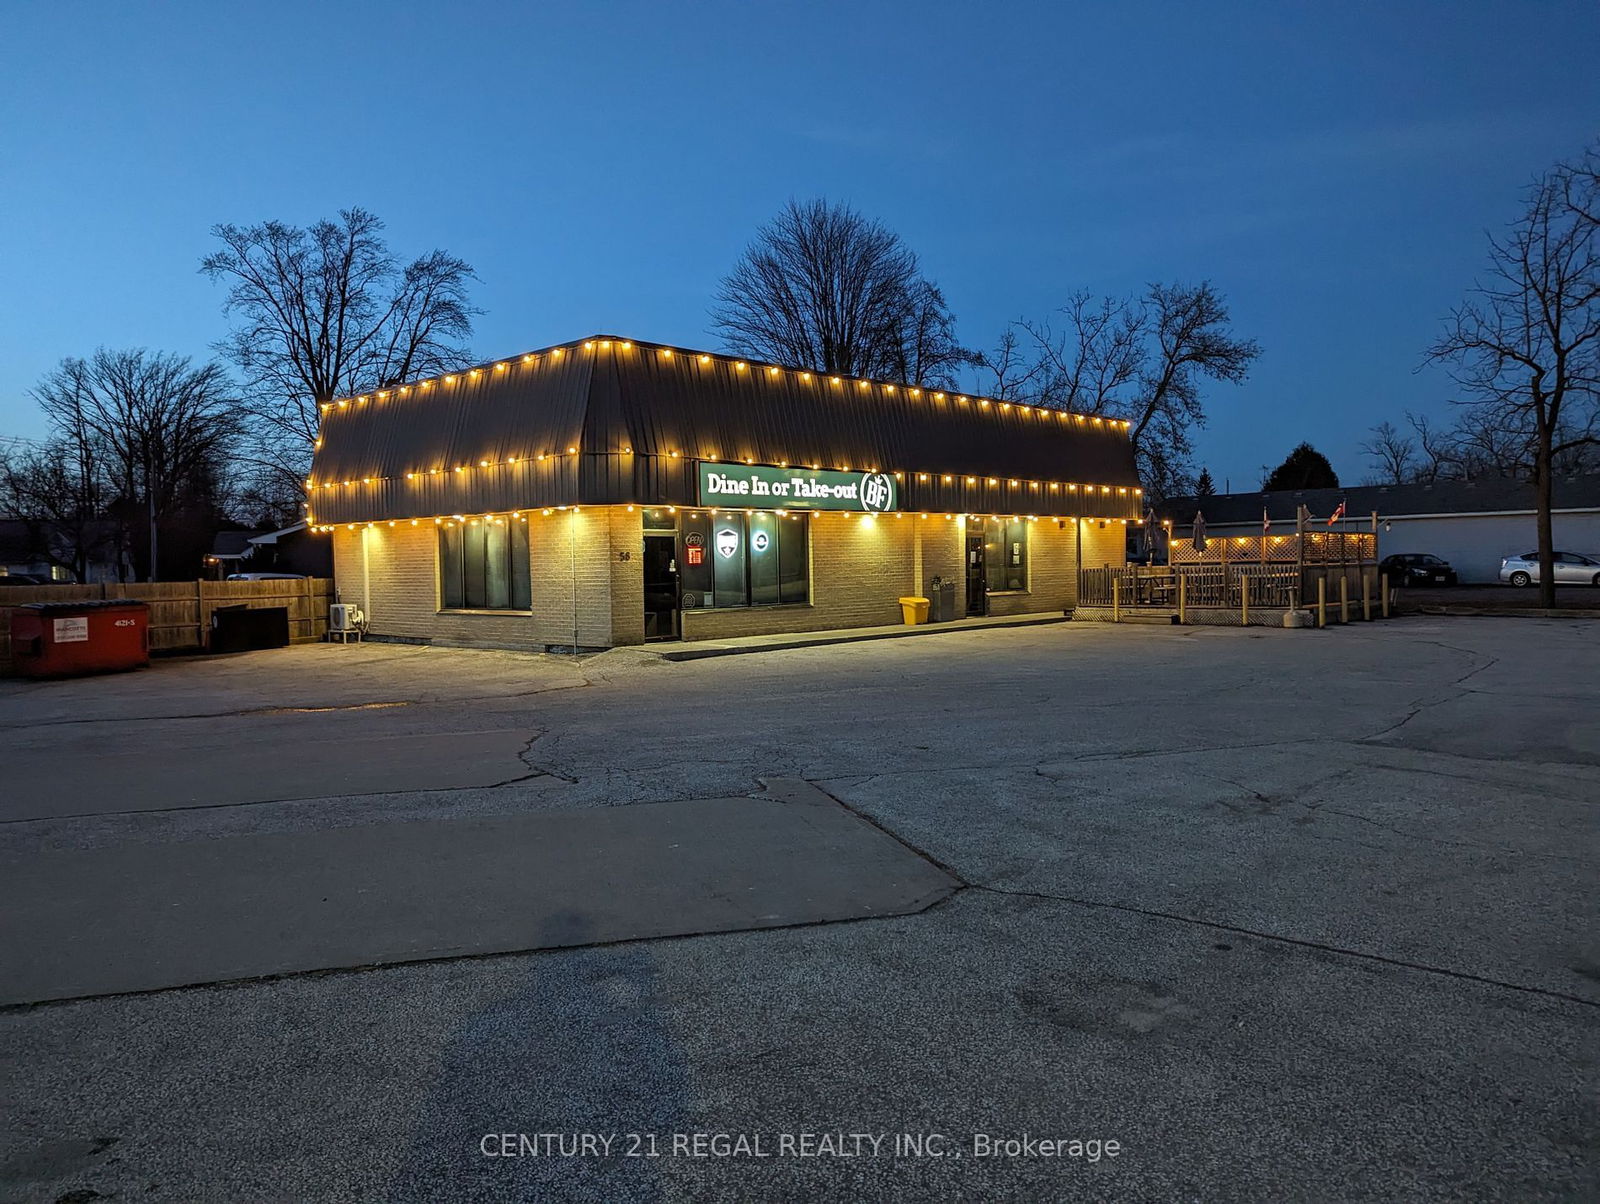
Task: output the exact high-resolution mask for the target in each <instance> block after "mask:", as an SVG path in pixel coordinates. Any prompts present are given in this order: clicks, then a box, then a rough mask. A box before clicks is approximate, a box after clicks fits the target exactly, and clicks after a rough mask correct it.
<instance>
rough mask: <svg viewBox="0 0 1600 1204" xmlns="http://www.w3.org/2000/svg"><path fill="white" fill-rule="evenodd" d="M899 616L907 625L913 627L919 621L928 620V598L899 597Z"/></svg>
mask: <svg viewBox="0 0 1600 1204" xmlns="http://www.w3.org/2000/svg"><path fill="white" fill-rule="evenodd" d="M900 617H901V618H903V619H904V620H905V623H906V626H907V627H915V626H917V625H918V624H919V623H926V622H927V621H928V600H927V599H926V598H901V599H900Z"/></svg>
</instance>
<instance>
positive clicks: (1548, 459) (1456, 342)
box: [1428, 146, 1600, 606]
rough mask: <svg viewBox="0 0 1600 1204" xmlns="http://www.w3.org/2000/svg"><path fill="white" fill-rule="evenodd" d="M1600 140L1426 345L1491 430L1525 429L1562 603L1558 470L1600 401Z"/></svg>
mask: <svg viewBox="0 0 1600 1204" xmlns="http://www.w3.org/2000/svg"><path fill="white" fill-rule="evenodd" d="M1597 163H1600V146H1597V147H1590V148H1589V149H1588V150H1587V151H1586V152H1585V155H1584V157H1583V158H1582V159H1581V160H1580V161H1579V162H1577V163H1575V164H1558V165H1557V166H1556V167H1554V168H1552V169H1551V170H1550V171H1548V172H1546V173H1545V174H1544V175H1543V176H1542V177H1540V178H1539V179H1538V180H1537V181H1536V182H1535V183H1534V184H1533V186H1532V187H1531V188H1530V189H1529V191H1528V195H1527V208H1526V209H1525V211H1524V212H1523V214H1522V216H1521V217H1520V218H1519V219H1518V220H1517V221H1516V223H1515V224H1514V225H1512V227H1511V228H1510V230H1509V231H1508V232H1507V233H1506V234H1505V235H1504V236H1502V237H1498V238H1497V237H1494V236H1492V235H1491V236H1490V239H1489V266H1488V273H1487V277H1486V279H1485V280H1484V281H1482V282H1480V283H1479V284H1477V285H1476V286H1475V287H1474V288H1473V289H1472V291H1471V293H1470V294H1469V297H1468V300H1466V301H1465V302H1463V303H1462V304H1461V305H1460V306H1459V307H1457V308H1456V310H1455V311H1454V312H1453V313H1451V315H1450V316H1449V318H1448V319H1447V320H1446V322H1445V333H1444V334H1443V335H1442V336H1441V337H1440V338H1439V340H1438V341H1437V342H1435V343H1434V344H1433V346H1432V347H1430V348H1429V350H1428V359H1429V361H1431V362H1438V363H1443V364H1446V365H1448V366H1449V368H1450V372H1451V375H1452V377H1453V378H1454V379H1455V381H1456V383H1457V384H1458V385H1460V386H1461V388H1462V390H1463V397H1462V398H1461V399H1460V400H1462V401H1464V402H1465V403H1466V404H1468V405H1469V406H1471V407H1473V408H1474V409H1475V410H1476V411H1477V413H1478V414H1479V415H1480V416H1481V417H1482V418H1483V419H1484V420H1485V424H1486V426H1487V427H1489V428H1493V429H1498V430H1504V431H1509V432H1512V434H1513V436H1514V438H1516V439H1518V440H1521V439H1523V438H1525V439H1526V443H1525V444H1524V446H1526V447H1527V448H1528V449H1529V450H1530V451H1531V457H1530V458H1531V460H1532V468H1533V485H1534V496H1535V504H1536V510H1537V515H1538V519H1537V526H1538V537H1539V592H1540V601H1541V603H1542V604H1543V605H1545V606H1553V605H1554V604H1555V575H1554V571H1553V567H1552V566H1553V555H1554V541H1553V538H1552V533H1551V519H1550V511H1551V499H1552V480H1553V476H1554V473H1555V471H1556V468H1557V465H1558V464H1559V462H1560V458H1561V456H1562V455H1563V453H1566V452H1570V451H1572V450H1574V449H1576V448H1578V447H1581V446H1586V445H1592V444H1593V443H1594V442H1595V438H1596V434H1595V422H1596V419H1595V409H1596V406H1597V405H1600V226H1597V223H1596V221H1595V211H1596V209H1600V197H1597V190H1596V175H1597V172H1596V167H1597Z"/></svg>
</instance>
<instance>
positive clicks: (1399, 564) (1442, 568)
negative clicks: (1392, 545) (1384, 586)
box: [1378, 552, 1456, 585]
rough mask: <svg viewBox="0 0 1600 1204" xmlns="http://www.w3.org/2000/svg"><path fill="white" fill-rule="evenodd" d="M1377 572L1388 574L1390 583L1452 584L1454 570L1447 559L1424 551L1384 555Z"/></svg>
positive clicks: (1454, 578)
mask: <svg viewBox="0 0 1600 1204" xmlns="http://www.w3.org/2000/svg"><path fill="white" fill-rule="evenodd" d="M1378 572H1380V573H1388V574H1389V584H1390V585H1454V584H1455V583H1456V571H1455V569H1453V568H1451V567H1450V564H1449V562H1448V561H1444V560H1440V559H1439V558H1438V557H1437V556H1430V555H1429V554H1428V553H1426V552H1406V553H1403V554H1401V555H1398V556H1385V557H1384V558H1383V563H1382V564H1380V565H1378Z"/></svg>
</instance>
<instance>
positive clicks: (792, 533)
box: [678, 510, 811, 610]
mask: <svg viewBox="0 0 1600 1204" xmlns="http://www.w3.org/2000/svg"><path fill="white" fill-rule="evenodd" d="M681 518H682V522H681V523H680V530H679V533H678V570H679V583H680V585H681V587H682V590H683V607H684V609H685V610H695V609H700V608H705V607H724V606H777V605H780V604H783V603H798V602H805V601H807V600H809V598H810V596H811V590H810V573H809V571H808V558H807V556H806V537H807V533H808V532H807V525H806V524H807V516H806V515H804V514H775V513H773V512H772V511H770V510H762V511H756V512H754V513H752V514H739V513H733V512H723V513H720V514H710V513H705V512H702V513H698V514H685V515H682V516H681Z"/></svg>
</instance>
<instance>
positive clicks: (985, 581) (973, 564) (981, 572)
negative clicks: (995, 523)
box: [967, 528, 989, 618]
mask: <svg viewBox="0 0 1600 1204" xmlns="http://www.w3.org/2000/svg"><path fill="white" fill-rule="evenodd" d="M988 571H989V570H988V556H987V548H986V547H985V545H984V534H983V531H982V530H981V529H980V530H978V531H973V530H971V529H970V528H969V529H968V531H967V616H968V617H969V618H971V617H973V616H976V615H986V614H988V613H989V577H988Z"/></svg>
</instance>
